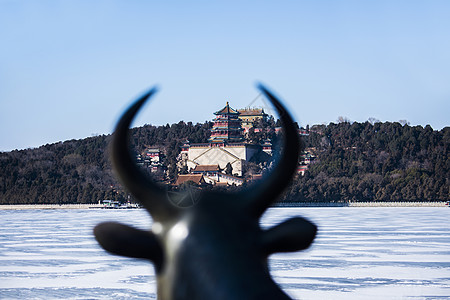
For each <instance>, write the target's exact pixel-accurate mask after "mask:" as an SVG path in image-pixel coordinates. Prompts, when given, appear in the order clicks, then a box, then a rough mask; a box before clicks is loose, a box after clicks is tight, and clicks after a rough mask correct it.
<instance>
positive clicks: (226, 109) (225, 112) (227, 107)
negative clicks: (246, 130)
mask: <svg viewBox="0 0 450 300" xmlns="http://www.w3.org/2000/svg"><path fill="white" fill-rule="evenodd" d="M214 114H215V115H239V112H238V111H237V110H235V109H234V108H231V107H230V104H229V103H228V102H227V105H225V107H224V108H222V109H221V110H219V111H216V112H215V113H214Z"/></svg>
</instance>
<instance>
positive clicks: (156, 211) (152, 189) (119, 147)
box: [111, 88, 176, 221]
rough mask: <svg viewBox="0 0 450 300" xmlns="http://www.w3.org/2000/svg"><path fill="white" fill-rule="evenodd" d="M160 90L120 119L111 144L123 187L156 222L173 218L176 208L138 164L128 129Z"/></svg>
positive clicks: (130, 109) (139, 102) (153, 89)
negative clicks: (130, 142)
mask: <svg viewBox="0 0 450 300" xmlns="http://www.w3.org/2000/svg"><path fill="white" fill-rule="evenodd" d="M156 91H157V89H156V88H152V89H151V90H150V91H148V92H147V93H145V94H144V95H143V96H142V97H141V98H139V99H138V100H137V101H136V102H134V103H133V104H132V105H131V106H130V107H129V108H128V109H127V110H126V111H125V113H124V114H123V115H122V117H121V118H120V120H119V122H118V123H117V126H116V129H115V131H114V137H113V140H112V144H111V160H112V163H113V167H114V169H115V170H116V173H117V176H118V177H119V179H120V181H121V182H122V184H123V185H124V186H125V187H126V188H127V189H128V190H129V191H130V193H131V194H132V195H133V196H134V197H135V198H136V199H137V200H138V201H139V202H140V203H141V204H142V205H143V206H144V207H145V208H146V209H147V211H149V212H150V214H151V215H152V217H153V219H155V220H157V221H161V220H163V219H167V218H169V217H173V216H174V213H175V211H176V208H175V207H174V206H173V205H171V203H170V202H169V201H168V200H167V196H166V195H167V193H166V190H165V189H163V188H162V187H160V186H159V185H158V184H156V183H155V182H153V181H152V180H151V179H150V178H148V176H147V175H146V174H145V173H143V172H142V171H141V170H140V169H139V167H138V166H137V165H136V163H135V161H134V159H133V157H132V155H131V153H130V150H129V149H130V147H129V130H128V129H129V127H130V124H131V122H132V121H133V119H134V116H135V115H136V113H137V112H138V110H139V109H140V108H141V107H142V105H143V104H144V103H145V102H146V101H147V100H148V99H149V98H150V97H151V96H152V95H153V94H155V93H156Z"/></svg>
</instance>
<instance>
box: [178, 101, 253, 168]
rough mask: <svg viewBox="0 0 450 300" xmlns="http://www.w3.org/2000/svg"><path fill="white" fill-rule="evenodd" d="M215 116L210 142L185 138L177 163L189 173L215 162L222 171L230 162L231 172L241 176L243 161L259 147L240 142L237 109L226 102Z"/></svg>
mask: <svg viewBox="0 0 450 300" xmlns="http://www.w3.org/2000/svg"><path fill="white" fill-rule="evenodd" d="M214 115H216V117H215V118H214V120H213V121H214V125H213V128H212V129H211V137H210V138H209V143H204V144H191V143H189V141H186V142H185V143H184V144H183V145H182V146H181V153H180V164H179V166H181V167H184V166H186V167H187V169H188V171H189V172H194V171H195V170H196V168H197V167H200V166H204V165H215V166H218V169H219V170H224V169H225V167H226V166H227V164H230V165H231V167H232V174H233V175H236V176H242V173H243V169H244V167H245V162H246V161H249V160H250V159H251V158H252V157H253V156H254V155H255V154H256V153H258V152H259V151H261V146H260V145H253V144H248V143H245V142H243V140H244V138H243V135H242V132H243V129H242V127H241V120H240V119H239V112H238V111H237V110H235V109H233V108H231V107H230V105H229V103H228V102H227V104H226V106H225V107H224V108H222V109H221V110H219V111H217V112H215V113H214ZM200 168H202V167H200ZM198 170H199V169H197V171H198Z"/></svg>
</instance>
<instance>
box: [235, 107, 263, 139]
mask: <svg viewBox="0 0 450 300" xmlns="http://www.w3.org/2000/svg"><path fill="white" fill-rule="evenodd" d="M238 112H239V116H238V118H239V119H240V120H241V126H242V129H243V130H244V132H245V133H247V132H248V131H249V130H250V128H252V127H255V122H256V121H258V120H261V119H262V120H264V121H267V118H268V116H269V115H268V114H266V113H265V112H264V109H262V108H244V109H238Z"/></svg>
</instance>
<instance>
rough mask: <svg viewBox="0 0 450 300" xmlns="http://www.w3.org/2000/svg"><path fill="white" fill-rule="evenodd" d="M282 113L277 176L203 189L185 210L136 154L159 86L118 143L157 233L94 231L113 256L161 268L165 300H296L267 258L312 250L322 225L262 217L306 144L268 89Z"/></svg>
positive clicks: (110, 226)
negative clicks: (133, 131)
mask: <svg viewBox="0 0 450 300" xmlns="http://www.w3.org/2000/svg"><path fill="white" fill-rule="evenodd" d="M259 89H260V90H261V92H262V93H263V94H264V95H265V96H266V97H267V98H268V99H269V100H270V102H271V103H272V104H273V105H274V106H275V108H276V109H277V111H278V113H279V116H280V119H281V122H282V126H283V133H284V139H283V146H282V148H283V150H282V154H281V156H280V159H279V161H278V163H277V165H276V166H275V167H273V168H272V169H271V171H270V173H269V174H268V175H267V176H265V177H264V178H263V179H262V181H261V182H258V183H256V184H254V185H252V186H250V187H249V188H247V189H245V190H241V191H239V192H234V193H231V192H228V193H226V192H217V191H200V192H198V194H196V195H195V197H196V203H195V205H193V206H191V207H188V208H180V207H177V206H176V205H174V204H173V201H171V200H170V199H169V196H168V192H167V191H166V190H165V189H164V188H162V187H161V186H159V185H157V184H156V183H154V182H152V180H151V179H149V178H147V177H146V176H145V174H144V173H143V172H141V170H140V169H139V167H138V166H137V165H136V164H135V162H134V159H133V156H132V155H131V154H130V150H129V142H128V131H129V130H128V128H129V126H130V123H131V121H132V120H133V118H134V116H135V114H136V113H137V111H138V110H139V109H140V107H141V106H142V105H143V104H144V102H145V101H146V100H147V99H148V98H150V96H152V95H153V94H154V93H155V89H152V90H151V91H149V92H148V93H146V94H145V95H143V96H142V97H141V98H140V99H138V100H137V101H136V102H135V103H134V104H132V105H131V106H130V107H129V108H128V110H127V111H126V112H125V113H124V114H123V115H122V117H121V119H120V120H119V122H118V124H117V127H116V130H115V133H114V138H113V140H112V162H113V167H114V168H115V170H116V172H117V174H118V176H119V179H120V180H121V182H122V183H123V184H124V185H125V187H126V188H127V189H128V190H129V191H130V192H131V193H132V194H133V195H134V197H135V198H136V199H137V200H138V201H139V202H140V203H141V204H142V205H143V207H144V208H145V209H146V210H147V211H148V212H149V213H150V215H151V217H152V218H153V225H152V230H151V231H144V230H139V229H135V228H133V227H130V226H127V225H123V224H119V223H114V222H107V223H102V224H99V225H97V226H96V227H95V229H94V234H95V237H96V239H97V241H98V242H99V243H100V245H101V246H102V247H103V248H104V249H106V250H107V251H109V252H111V253H113V254H117V255H122V256H127V257H135V258H145V259H149V260H150V261H152V262H153V263H154V265H155V271H156V275H157V290H158V298H159V299H164V300H166V299H245V300H248V299H289V297H288V296H287V295H286V294H285V293H284V292H283V291H282V290H281V289H280V288H279V287H278V285H277V284H276V283H275V282H274V281H273V279H272V278H271V276H270V273H269V269H268V262H267V258H268V256H269V255H270V254H272V253H275V252H290V251H298V250H302V249H306V248H307V247H309V245H310V244H311V243H312V241H313V240H314V237H315V235H316V231H317V227H316V226H315V225H314V224H312V223H311V222H309V221H307V220H306V219H303V218H301V217H296V218H292V219H289V220H287V221H285V222H283V223H281V224H279V225H277V226H274V227H273V228H270V229H267V230H263V229H262V228H261V227H260V225H259V219H260V217H261V216H262V214H263V213H264V211H265V210H266V209H267V208H268V207H269V205H270V204H272V203H273V202H274V201H276V200H277V198H278V197H279V196H280V194H281V193H282V192H283V190H284V189H285V188H286V187H287V186H288V184H289V183H290V181H291V179H292V177H293V175H294V173H295V170H296V168H297V163H298V157H299V151H300V150H301V141H300V139H299V135H298V133H297V129H296V126H295V124H294V122H293V121H292V118H291V116H290V115H289V113H288V112H287V110H286V109H285V108H284V107H283V105H282V104H281V103H280V101H279V100H277V98H276V97H275V96H273V95H272V93H270V92H269V91H268V90H267V89H266V88H265V87H263V86H262V85H260V86H259Z"/></svg>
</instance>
